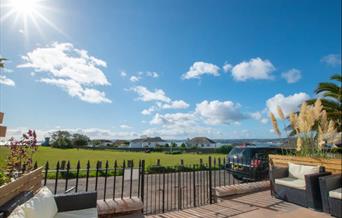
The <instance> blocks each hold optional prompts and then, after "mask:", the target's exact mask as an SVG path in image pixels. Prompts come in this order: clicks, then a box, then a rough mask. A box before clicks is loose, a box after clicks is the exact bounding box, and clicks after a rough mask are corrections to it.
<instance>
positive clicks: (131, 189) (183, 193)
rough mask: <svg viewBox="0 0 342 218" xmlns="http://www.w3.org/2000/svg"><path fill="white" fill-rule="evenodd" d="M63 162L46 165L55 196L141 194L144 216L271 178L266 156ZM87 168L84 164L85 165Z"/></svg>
mask: <svg viewBox="0 0 342 218" xmlns="http://www.w3.org/2000/svg"><path fill="white" fill-rule="evenodd" d="M75 166H76V168H72V167H71V164H70V162H69V161H68V162H66V161H59V162H57V164H56V167H54V168H52V167H51V168H52V169H50V166H49V163H48V162H47V163H46V165H45V171H44V175H45V176H44V185H46V186H48V187H49V188H50V189H51V190H52V191H53V192H54V193H55V194H56V193H69V192H79V191H86V192H87V191H93V190H95V191H97V193H98V199H103V200H106V199H108V198H113V199H115V198H132V197H138V198H140V199H141V200H142V201H143V203H144V214H158V213H164V212H167V211H174V210H181V209H185V208H191V207H198V206H201V205H205V204H211V203H213V202H214V196H213V189H214V188H215V187H218V186H227V185H234V184H238V183H242V182H246V181H259V180H264V179H267V176H268V160H267V159H252V160H251V159H241V158H228V159H227V160H226V159H221V158H211V157H209V158H208V161H207V162H205V163H204V161H203V160H200V161H199V163H198V164H186V163H184V161H183V160H181V161H180V163H179V164H178V165H176V166H165V165H162V164H161V162H160V160H156V164H154V165H150V166H148V167H145V161H144V160H140V161H138V163H137V164H135V163H134V162H133V161H132V160H129V161H123V162H121V163H120V164H119V163H118V162H117V161H112V162H109V161H105V162H101V161H98V162H96V164H95V165H94V166H91V164H90V162H89V161H88V162H87V163H85V164H83V165H82V164H81V163H80V161H78V162H77V164H76V165H75ZM82 167H83V168H82Z"/></svg>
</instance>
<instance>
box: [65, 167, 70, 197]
mask: <svg viewBox="0 0 342 218" xmlns="http://www.w3.org/2000/svg"><path fill="white" fill-rule="evenodd" d="M69 170H70V161H68V163H67V167H66V173H65V189H64V191H65V192H66V190H68V181H69Z"/></svg>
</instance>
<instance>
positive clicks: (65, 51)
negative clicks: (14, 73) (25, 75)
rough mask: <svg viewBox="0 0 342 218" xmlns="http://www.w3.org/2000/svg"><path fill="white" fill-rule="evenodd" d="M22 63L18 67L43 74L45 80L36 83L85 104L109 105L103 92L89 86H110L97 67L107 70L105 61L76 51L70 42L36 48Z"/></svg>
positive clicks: (24, 57) (78, 50)
mask: <svg viewBox="0 0 342 218" xmlns="http://www.w3.org/2000/svg"><path fill="white" fill-rule="evenodd" d="M22 58H23V60H24V61H25V62H26V63H24V64H21V65H18V66H17V67H20V68H33V69H34V70H35V72H45V73H47V74H48V76H49V78H42V79H41V80H40V81H42V82H44V83H47V84H52V85H56V86H58V87H61V88H62V89H63V90H65V91H67V92H68V93H69V94H70V95H71V96H77V97H79V98H80V99H81V100H83V101H86V102H89V103H103V102H104V103H110V102H111V101H110V100H109V99H108V98H106V97H105V93H104V92H100V91H98V90H96V89H94V88H93V87H94V86H96V85H100V86H104V85H110V83H109V82H108V80H107V78H106V76H105V74H104V73H103V72H102V71H101V70H100V69H99V67H107V64H106V62H105V61H103V60H100V59H97V58H95V57H93V56H89V55H88V52H87V51H86V50H82V49H76V48H74V46H73V45H72V44H71V43H57V42H55V43H53V44H52V45H50V46H48V47H45V48H36V49H34V50H33V51H32V52H29V53H27V54H26V56H23V57H22ZM89 87H91V88H89Z"/></svg>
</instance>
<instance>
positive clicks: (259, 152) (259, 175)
mask: <svg viewBox="0 0 342 218" xmlns="http://www.w3.org/2000/svg"><path fill="white" fill-rule="evenodd" d="M281 152H282V150H281V148H280V147H278V146H270V145H258V146H257V145H253V144H248V145H242V146H237V147H234V148H233V149H232V150H231V151H230V152H229V154H228V156H227V162H226V163H227V164H226V168H227V170H228V171H229V172H230V173H231V174H232V175H233V177H234V178H235V179H238V180H240V181H258V180H262V179H264V178H266V177H267V175H268V155H269V154H281Z"/></svg>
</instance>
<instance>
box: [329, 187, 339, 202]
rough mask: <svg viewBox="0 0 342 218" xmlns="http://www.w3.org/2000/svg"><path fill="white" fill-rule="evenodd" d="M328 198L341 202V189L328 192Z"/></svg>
mask: <svg viewBox="0 0 342 218" xmlns="http://www.w3.org/2000/svg"><path fill="white" fill-rule="evenodd" d="M329 197H331V198H336V199H341V200H342V188H338V189H335V190H331V191H330V192H329Z"/></svg>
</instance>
